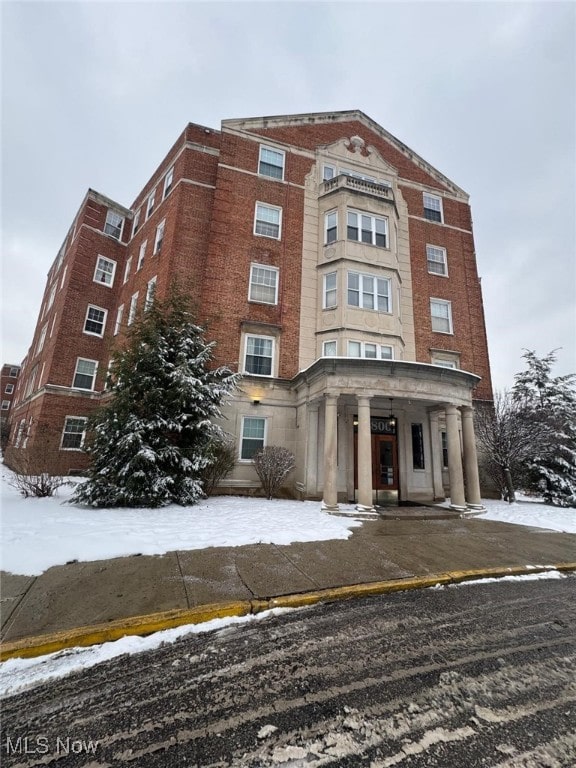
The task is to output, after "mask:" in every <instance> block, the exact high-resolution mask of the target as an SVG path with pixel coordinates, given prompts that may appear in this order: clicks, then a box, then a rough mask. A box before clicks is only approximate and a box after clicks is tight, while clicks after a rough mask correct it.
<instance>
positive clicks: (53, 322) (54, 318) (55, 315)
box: [48, 312, 58, 339]
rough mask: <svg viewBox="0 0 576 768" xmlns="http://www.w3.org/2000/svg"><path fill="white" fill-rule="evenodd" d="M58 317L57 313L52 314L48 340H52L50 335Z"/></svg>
mask: <svg viewBox="0 0 576 768" xmlns="http://www.w3.org/2000/svg"><path fill="white" fill-rule="evenodd" d="M57 317H58V312H54V317H53V318H52V325H51V326H50V333H49V334H48V338H50V339H51V338H52V334H53V333H54V326H55V325H56V318H57Z"/></svg>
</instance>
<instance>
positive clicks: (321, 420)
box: [297, 358, 482, 511]
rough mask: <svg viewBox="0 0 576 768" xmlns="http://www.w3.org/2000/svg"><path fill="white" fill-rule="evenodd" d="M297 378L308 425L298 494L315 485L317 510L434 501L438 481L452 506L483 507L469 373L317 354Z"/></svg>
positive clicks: (472, 381) (439, 493) (441, 494)
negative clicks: (346, 504)
mask: <svg viewBox="0 0 576 768" xmlns="http://www.w3.org/2000/svg"><path fill="white" fill-rule="evenodd" d="M297 379H299V382H298V384H299V386H298V391H297V397H298V400H299V410H305V411H306V414H307V418H306V421H305V423H306V425H307V428H308V432H307V435H306V443H307V448H308V450H307V452H306V453H307V459H306V466H305V477H304V478H303V487H304V492H305V494H306V495H307V496H309V497H314V496H315V495H317V494H318V493H319V492H321V494H322V504H323V507H324V508H325V509H329V510H335V509H338V502H339V501H347V502H350V501H354V502H355V503H356V506H357V509H359V510H369V509H373V508H374V504H375V503H376V504H381V503H383V501H384V503H386V502H388V503H390V501H394V500H395V502H396V503H402V502H415V503H418V502H424V501H428V502H429V501H434V500H440V499H444V498H445V495H446V494H445V489H446V486H448V489H447V490H448V495H449V496H450V504H451V507H452V508H453V509H456V510H459V511H465V510H467V509H470V508H472V509H481V508H482V506H481V501H480V484H479V478H478V466H477V458H476V448H475V440H474V426H473V418H472V414H473V410H472V392H473V388H474V386H475V385H476V384H477V382H478V377H477V376H474V375H473V374H470V373H467V372H464V371H460V370H453V369H442V368H439V367H437V366H432V365H427V364H424V363H411V362H404V361H382V360H351V359H349V358H337V359H326V358H323V359H321V360H318V361H316V363H315V364H314V365H313V366H311V368H309V369H307V371H304V372H303V373H302V374H299V376H298V377H297ZM392 404H393V409H394V413H393V414H392ZM442 433H445V434H444V435H443V434H442ZM443 440H444V441H445V446H443V444H442V441H443ZM318 457H321V460H319V459H318ZM465 477H466V482H465V479H464V478H465Z"/></svg>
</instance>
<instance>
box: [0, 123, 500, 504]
mask: <svg viewBox="0 0 576 768" xmlns="http://www.w3.org/2000/svg"><path fill="white" fill-rule="evenodd" d="M174 279H177V280H179V281H185V284H186V286H187V289H188V290H189V291H190V294H191V297H192V299H193V302H194V305H195V307H197V313H198V320H199V321H200V322H201V323H204V324H207V327H208V328H209V333H210V338H212V339H214V340H215V341H216V342H217V347H216V363H217V364H226V365H228V366H230V367H231V368H232V369H234V370H239V371H242V372H243V373H244V374H245V375H244V377H243V379H242V383H241V388H240V390H239V392H238V393H237V395H236V396H235V398H234V401H233V403H232V404H231V405H230V406H228V407H227V408H226V412H225V419H224V420H223V422H222V425H223V427H224V428H225V430H226V431H227V432H228V433H230V434H231V435H232V436H233V437H234V440H235V442H236V445H237V450H238V454H237V456H238V458H237V464H236V467H235V470H234V471H233V473H232V474H231V476H230V477H229V478H228V479H227V480H226V481H225V483H224V485H223V489H224V490H226V489H228V490H234V491H238V490H240V491H242V490H245V491H251V490H253V489H254V488H255V487H257V486H258V485H259V483H258V481H257V477H256V474H255V471H254V467H253V464H252V461H251V456H252V454H253V453H254V451H255V450H256V449H257V448H259V447H261V446H262V445H284V446H287V447H288V448H290V449H291V450H292V451H293V452H294V453H295V455H296V469H295V471H294V472H293V474H292V476H291V478H290V489H291V490H292V492H293V493H295V494H299V495H300V496H302V497H304V498H318V499H322V500H323V503H324V505H325V507H326V508H336V507H337V505H338V503H339V502H342V501H351V500H354V501H355V502H356V503H357V505H358V506H359V508H365V507H366V508H370V507H371V506H372V505H373V503H386V502H388V503H390V502H392V503H397V502H402V501H414V502H419V501H427V500H432V499H442V498H444V497H445V495H449V496H450V498H451V503H452V505H453V506H454V507H455V508H462V509H464V508H466V507H475V506H478V505H480V494H479V485H478V470H477V461H476V448H475V439H474V427H473V421H472V413H473V410H472V408H473V401H475V400H490V399H491V398H492V392H491V383H490V368H489V361H488V350H487V342H486V332H485V323H484V313H483V306H482V294H481V288H480V281H479V278H478V274H477V269H476V258H475V251H474V239H473V233H472V219H471V212H470V206H469V204H468V195H467V194H466V193H465V192H464V191H463V190H462V189H460V187H458V186H456V184H454V183H453V182H452V181H450V180H449V179H448V178H446V177H445V176H444V175H443V174H442V173H440V172H439V171H437V170H436V169H434V168H433V167H432V166H430V165H429V164H428V163H427V162H426V161H425V160H423V159H422V158H421V157H419V156H418V155H417V154H416V153H415V152H414V151H412V150H411V149H409V148H408V147H407V146H405V145H404V144H402V143H401V142H400V141H399V140H398V139H396V138H395V137H394V136H392V135H390V134H389V133H388V132H387V131H386V130H384V129H383V128H381V127H380V126H379V125H377V124H376V123H374V122H373V121H372V120H371V119H370V118H368V117H367V116H366V115H365V114H363V113H362V112H360V111H347V112H331V113H319V114H303V115H286V116H278V117H266V118H249V119H240V120H225V121H223V122H222V126H221V129H220V130H219V131H217V130H213V129H211V128H205V127H204V126H200V125H195V124H192V123H190V124H189V125H188V126H187V127H186V128H185V130H184V132H183V133H182V135H181V136H180V137H179V138H178V140H177V141H176V143H175V144H174V146H173V147H172V148H171V149H170V151H169V152H168V154H167V155H166V157H165V159H164V160H163V161H162V163H161V164H160V166H159V167H158V169H157V170H156V172H155V173H154V175H153V176H152V178H151V179H150V180H149V182H148V183H147V184H146V186H145V187H144V189H143V190H142V191H141V192H140V193H139V195H138V196H137V197H136V200H135V201H134V203H133V204H132V205H131V206H130V208H125V207H123V206H121V205H119V204H118V203H116V202H114V201H113V200H110V199H108V198H107V197H104V196H103V195H101V194H98V193H96V192H94V191H93V190H89V191H88V193H87V194H86V197H85V198H84V201H83V202H82V205H81V206H80V209H79V211H78V213H77V214H76V217H75V219H74V221H73V223H72V226H71V228H70V231H69V232H68V234H67V236H66V238H65V240H64V243H63V244H62V247H61V249H60V251H59V252H58V254H57V256H56V259H55V261H54V263H53V264H52V266H51V268H50V270H49V272H48V280H47V283H46V290H45V293H44V298H43V301H42V306H41V309H40V314H39V317H38V323H37V326H36V331H35V334H34V339H33V342H32V345H31V347H30V350H29V352H28V355H27V357H26V359H25V360H24V362H23V363H22V375H21V376H20V378H19V380H18V385H17V388H16V399H15V402H14V406H13V421H14V424H15V428H14V429H13V435H12V438H11V439H12V445H13V447H14V448H18V446H21V445H22V443H23V441H24V440H26V439H27V440H28V441H33V440H34V435H35V430H36V429H37V425H38V424H42V423H44V424H49V425H50V426H51V427H53V428H54V429H55V430H57V432H58V434H59V448H58V453H59V457H60V458H59V461H60V467H61V471H62V472H69V471H71V470H82V469H83V468H85V467H86V455H85V454H84V453H83V451H82V446H83V441H84V432H85V424H86V417H87V416H88V414H89V413H90V412H91V411H92V410H93V409H94V408H95V407H96V406H98V404H99V402H100V400H101V397H102V392H103V390H104V387H105V379H106V372H107V368H108V364H109V361H110V359H111V357H112V354H113V348H114V344H115V343H116V342H118V340H119V339H120V338H121V336H122V331H123V329H124V328H125V327H126V326H127V325H130V324H131V323H132V322H133V320H134V317H135V315H136V313H137V312H139V311H143V309H144V308H145V306H146V303H147V302H149V301H150V299H151V296H152V293H153V291H154V290H155V291H156V292H157V295H159V296H162V295H164V294H165V293H166V291H167V290H168V288H169V285H170V283H171V282H172V281H173V280H174Z"/></svg>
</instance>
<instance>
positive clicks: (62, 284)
mask: <svg viewBox="0 0 576 768" xmlns="http://www.w3.org/2000/svg"><path fill="white" fill-rule="evenodd" d="M67 272H68V264H65V265H64V271H63V272H62V279H61V280H60V290H62V288H63V287H64V280H66V273H67Z"/></svg>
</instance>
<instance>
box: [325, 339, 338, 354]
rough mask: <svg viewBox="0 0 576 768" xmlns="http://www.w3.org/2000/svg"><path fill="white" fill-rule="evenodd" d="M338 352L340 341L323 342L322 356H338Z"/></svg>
mask: <svg viewBox="0 0 576 768" xmlns="http://www.w3.org/2000/svg"><path fill="white" fill-rule="evenodd" d="M337 353H338V343H337V342H336V341H325V342H324V343H323V344H322V357H336V355H337Z"/></svg>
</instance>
